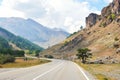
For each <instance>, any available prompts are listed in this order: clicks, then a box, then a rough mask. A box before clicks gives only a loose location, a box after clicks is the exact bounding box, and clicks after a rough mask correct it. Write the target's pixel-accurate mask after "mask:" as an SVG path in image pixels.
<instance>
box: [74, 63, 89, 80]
mask: <svg viewBox="0 0 120 80" xmlns="http://www.w3.org/2000/svg"><path fill="white" fill-rule="evenodd" d="M73 63H74V62H73ZM74 64H75V65H76V66H77V67H78V69H79V70H80V71H81V73H82V74H83V75H84V76H85V78H86V79H87V80H90V79H89V78H88V77H87V75H86V74H85V72H84V71H83V69H82V68H81V67H80V66H78V64H76V63H74Z"/></svg>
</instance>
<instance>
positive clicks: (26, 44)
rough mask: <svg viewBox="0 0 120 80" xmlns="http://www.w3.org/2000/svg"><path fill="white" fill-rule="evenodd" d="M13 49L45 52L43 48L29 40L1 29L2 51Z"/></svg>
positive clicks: (0, 44) (0, 46)
mask: <svg viewBox="0 0 120 80" xmlns="http://www.w3.org/2000/svg"><path fill="white" fill-rule="evenodd" d="M11 47H12V48H13V49H16V50H29V51H36V50H43V48H42V47H40V46H38V45H36V44H34V43H32V42H30V41H29V40H27V39H24V38H22V37H20V36H16V35H14V34H13V33H11V32H9V31H7V30H5V29H3V28H1V27H0V49H11Z"/></svg>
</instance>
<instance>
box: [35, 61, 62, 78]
mask: <svg viewBox="0 0 120 80" xmlns="http://www.w3.org/2000/svg"><path fill="white" fill-rule="evenodd" d="M63 63H64V62H62V63H61V64H59V65H57V66H55V67H54V68H52V69H50V70H49V71H46V72H44V73H43V74H40V75H39V76H37V77H35V78H34V79H33V80H37V79H38V78H40V77H42V76H44V75H46V74H47V73H49V72H51V71H53V70H55V69H56V68H58V67H59V66H61V65H62V64H63Z"/></svg>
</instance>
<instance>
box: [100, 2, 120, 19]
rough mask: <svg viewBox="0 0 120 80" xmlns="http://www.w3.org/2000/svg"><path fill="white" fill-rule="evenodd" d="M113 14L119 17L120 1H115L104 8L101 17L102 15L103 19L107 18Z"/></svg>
mask: <svg viewBox="0 0 120 80" xmlns="http://www.w3.org/2000/svg"><path fill="white" fill-rule="evenodd" d="M112 13H113V14H116V15H119V13H120V0H113V2H112V3H110V4H109V5H108V6H107V7H104V8H103V9H102V12H101V15H102V18H105V17H107V16H108V15H110V14H112Z"/></svg>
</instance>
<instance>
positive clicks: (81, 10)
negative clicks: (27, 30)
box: [0, 0, 100, 32]
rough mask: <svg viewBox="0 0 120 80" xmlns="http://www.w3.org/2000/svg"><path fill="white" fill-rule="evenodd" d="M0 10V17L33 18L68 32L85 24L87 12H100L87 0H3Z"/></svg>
mask: <svg viewBox="0 0 120 80" xmlns="http://www.w3.org/2000/svg"><path fill="white" fill-rule="evenodd" d="M95 1H97V0H95ZM0 12H2V13H0V17H24V18H26V17H27V18H33V19H35V20H36V21H38V22H40V23H41V24H43V25H45V26H48V27H50V28H55V27H57V28H62V29H65V30H67V31H68V32H74V31H77V30H78V29H79V28H80V26H81V25H85V17H86V16H88V14H89V13H91V12H97V13H100V12H99V11H97V9H95V8H92V7H91V6H90V5H89V3H88V2H87V1H83V2H80V1H77V0H3V2H2V5H1V6H0Z"/></svg>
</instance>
